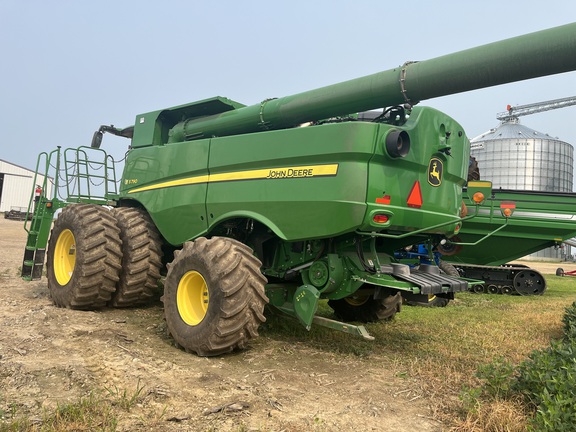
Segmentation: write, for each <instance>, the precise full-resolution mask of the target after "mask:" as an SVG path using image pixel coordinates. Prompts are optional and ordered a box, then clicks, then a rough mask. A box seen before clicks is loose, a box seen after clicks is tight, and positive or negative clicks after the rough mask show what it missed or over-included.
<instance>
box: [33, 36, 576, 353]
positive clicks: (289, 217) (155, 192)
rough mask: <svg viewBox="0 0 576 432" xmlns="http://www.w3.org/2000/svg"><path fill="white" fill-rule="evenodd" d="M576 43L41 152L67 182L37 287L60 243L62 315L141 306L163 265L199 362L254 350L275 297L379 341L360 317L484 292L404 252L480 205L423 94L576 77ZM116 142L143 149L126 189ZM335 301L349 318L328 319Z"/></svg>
mask: <svg viewBox="0 0 576 432" xmlns="http://www.w3.org/2000/svg"><path fill="white" fill-rule="evenodd" d="M575 50H576V25H568V26H563V27H558V28H556V29H551V30H546V31H543V32H538V33H533V34H530V35H526V36H522V37H518V38H514V39H509V40H506V41H503V42H498V43H494V44H490V45H486V46H482V47H478V48H473V49H470V50H467V51H462V52H459V53H455V54H450V55H447V56H444V57H439V58H436V59H432V60H427V61H422V62H407V63H405V64H404V65H403V66H401V67H397V68H394V69H391V70H388V71H385V72H380V73H377V74H374V75H370V76H367V77H364V78H358V79H354V80H351V81H347V82H344V83H341V84H335V85H332V86H328V87H324V88H320V89H316V90H311V91H308V92H305V93H301V94H298V95H294V96H287V97H283V98H279V99H266V100H264V101H263V102H261V103H259V104H256V105H252V106H245V105H243V104H241V103H238V102H235V101H232V100H230V99H227V98H223V97H214V98H211V99H206V100H202V101H198V102H193V103H190V104H185V105H180V106H176V107H172V108H167V109H161V110H157V111H153V112H149V113H144V114H140V115H138V116H136V119H135V124H134V125H133V126H130V127H127V128H116V127H114V126H102V127H101V128H100V129H99V130H98V131H97V132H96V133H95V135H94V139H93V143H92V146H91V148H88V147H80V148H75V149H66V150H63V151H61V150H60V149H59V150H55V151H53V152H52V153H49V154H47V153H44V154H42V155H41V156H40V158H39V163H38V167H39V170H38V171H40V172H42V170H45V171H49V170H50V169H56V170H57V171H59V172H58V173H56V174H55V173H52V178H54V179H57V180H56V181H60V180H59V179H63V180H62V183H61V184H57V185H56V187H55V188H54V189H55V191H56V192H55V194H54V196H52V197H42V200H41V203H42V205H39V206H37V210H36V212H35V214H34V218H33V220H32V221H31V223H30V224H28V225H27V229H28V230H29V238H28V244H27V247H26V252H25V257H24V262H23V271H22V273H23V277H25V278H29V279H30V278H36V277H38V276H39V275H40V274H41V271H42V266H43V263H44V252H45V251H46V265H47V276H48V284H49V288H50V292H51V295H52V298H53V300H54V302H55V303H56V305H58V306H62V307H70V308H76V309H93V308H98V307H103V306H106V305H111V306H116V307H125V306H132V305H137V304H140V303H142V302H144V301H146V299H147V298H149V297H150V296H153V295H154V291H155V288H156V285H157V281H158V279H160V277H161V274H162V273H165V274H166V278H165V280H164V284H163V285H164V287H163V295H162V300H163V302H164V308H165V317H166V323H167V326H168V329H169V331H170V333H171V334H172V336H173V338H174V339H175V341H176V343H177V344H178V345H180V346H182V347H183V348H184V349H186V350H188V351H192V352H195V353H197V354H199V355H218V354H221V353H225V352H229V351H232V350H234V349H237V348H242V347H244V346H245V345H246V344H247V342H248V341H249V340H250V339H251V338H252V337H255V336H257V334H258V327H259V325H260V324H261V323H262V322H264V321H265V316H264V314H263V312H264V307H265V305H267V304H268V305H270V306H271V307H273V308H275V309H278V310H280V311H282V312H284V313H286V314H288V315H290V316H292V317H294V318H296V319H297V320H298V321H299V322H301V323H302V325H304V326H305V327H306V328H308V329H309V328H310V327H311V326H312V324H313V323H314V324H319V325H324V326H328V327H331V328H334V329H338V330H341V331H345V332H349V333H354V334H358V335H360V336H363V337H365V338H371V337H370V336H369V335H368V334H367V332H366V330H365V329H364V327H362V326H357V325H352V324H349V323H345V322H348V321H360V322H368V321H376V320H381V319H385V318H390V317H392V316H394V314H395V313H396V312H397V311H399V310H400V304H401V300H402V296H410V297H418V296H422V297H426V298H427V297H428V296H430V295H437V296H443V297H446V298H452V297H453V295H454V292H458V291H464V290H468V289H469V286H470V285H473V284H475V283H479V281H474V280H463V279H460V278H457V277H453V276H448V275H445V274H442V273H441V272H440V271H439V270H438V268H437V267H436V266H427V267H424V266H423V267H421V268H420V269H418V270H412V269H410V268H409V267H408V266H407V265H403V264H399V263H398V262H396V260H395V259H394V257H393V252H394V251H395V250H397V249H398V248H401V247H404V246H406V245H410V244H416V243H421V242H427V243H428V244H430V245H437V244H439V242H441V241H443V240H446V239H449V238H451V237H453V236H454V235H456V234H458V232H459V231H460V228H461V226H462V223H466V219H470V218H473V217H474V216H475V215H476V214H478V211H479V208H480V207H481V206H482V200H478V201H477V202H476V203H475V204H474V205H473V206H472V208H469V209H467V208H466V206H465V205H464V204H463V199H462V198H463V197H462V187H463V186H464V185H465V183H466V178H467V171H468V161H469V150H470V144H469V142H468V139H467V138H466V134H465V132H464V130H463V128H462V126H461V125H460V124H458V122H456V121H455V120H454V119H452V118H450V117H449V116H447V115H445V114H443V113H441V112H439V111H437V110H434V109H432V108H428V107H419V106H415V105H416V104H417V102H418V101H421V100H425V99H429V98H433V97H437V96H443V95H448V94H452V93H458V92H462V91H467V90H472V89H478V88H482V87H486V86H493V85H498V84H503V83H507V82H511V81H518V80H523V79H528V78H534V77H538V76H544V75H551V74H557V73H562V72H567V71H572V70H574V69H576V58H575V57H574V56H573V55H572V54H573V52H574V51H575ZM510 59H513V61H511V60H510ZM375 109H381V111H380V112H379V113H377V114H374V113H370V114H363V112H366V111H369V110H375ZM358 113H360V114H358ZM105 132H109V133H113V134H116V135H120V136H124V137H127V138H130V139H131V145H130V150H129V151H128V152H127V155H126V161H125V167H124V172H123V175H122V178H121V179H120V181H119V182H117V181H116V180H115V174H114V170H113V169H112V168H113V161H112V160H111V159H110V157H109V156H107V155H106V153H105V152H104V151H103V150H100V148H99V147H100V145H101V142H102V136H103V134H104V133H105ZM52 167H54V168H52ZM87 179H88V181H87ZM96 184H99V185H101V187H100V190H99V191H97V190H95V188H94V185H96ZM118 185H119V188H117V186H118ZM44 189H45V190H46V188H44ZM485 192H486V191H485ZM110 207H112V208H111V209H110ZM474 207H475V208H474ZM60 208H61V209H62V212H61V214H60V216H59V217H58V218H57V219H56V221H55V223H54V227H53V229H52V233H51V235H50V236H49V230H50V224H51V220H52V217H53V214H54V212H55V211H56V210H57V209H60ZM467 212H468V215H467V216H466V213H467ZM503 223H507V222H506V221H504V222H503ZM496 229H498V228H496ZM49 237H50V238H49ZM48 238H49V241H48ZM323 299H324V300H327V301H328V304H329V305H330V306H331V307H332V309H333V310H334V315H335V317H337V318H338V319H339V320H342V321H345V322H342V321H336V320H332V319H328V318H325V317H319V316H316V310H317V307H318V303H319V301H321V300H323Z"/></svg>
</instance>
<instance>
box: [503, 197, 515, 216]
mask: <svg viewBox="0 0 576 432" xmlns="http://www.w3.org/2000/svg"><path fill="white" fill-rule="evenodd" d="M515 208H516V203H514V202H510V201H502V202H501V203H500V210H501V211H502V215H503V216H504V217H510V216H512V213H514V209H515Z"/></svg>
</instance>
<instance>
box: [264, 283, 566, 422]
mask: <svg viewBox="0 0 576 432" xmlns="http://www.w3.org/2000/svg"><path fill="white" fill-rule="evenodd" d="M546 279H547V282H548V288H547V290H546V291H545V293H544V295H542V296H506V295H491V294H472V293H460V294H458V295H457V298H456V300H455V301H453V302H451V303H450V304H449V305H448V306H447V307H445V308H423V307H410V306H403V308H402V311H401V313H399V314H398V315H396V317H395V318H394V319H393V320H392V321H388V322H380V323H375V324H367V325H366V328H367V330H368V332H369V333H370V334H371V335H372V336H375V338H376V340H374V341H372V342H370V341H365V340H363V339H360V338H357V337H353V336H350V335H347V334H343V333H340V332H336V331H331V330H328V329H324V328H319V327H313V328H312V330H311V331H310V332H306V330H304V329H303V328H301V327H300V326H299V325H298V324H297V323H296V322H295V321H292V320H290V319H287V318H283V317H279V316H272V317H270V319H269V320H268V323H267V325H266V326H265V328H264V329H263V331H262V332H261V335H263V336H265V337H267V338H270V339H276V340H277V339H284V340H286V341H287V342H292V343H300V344H305V345H308V346H309V347H310V348H314V349H316V350H320V351H325V352H330V353H338V354H340V355H344V356H345V355H353V356H356V357H359V358H361V359H365V360H366V362H367V366H368V363H369V366H370V367H378V366H381V367H383V368H388V369H390V365H392V367H393V368H394V370H398V371H400V372H399V373H401V374H403V375H406V376H409V377H412V378H417V379H418V381H419V382H420V383H421V385H422V387H423V389H424V390H425V391H426V392H427V394H428V396H430V397H431V398H432V400H433V401H434V402H433V403H434V405H435V406H434V407H433V408H434V410H435V415H436V417H437V418H438V419H439V420H442V421H443V422H444V423H445V424H450V425H451V426H453V427H455V428H458V427H461V429H460V430H478V431H480V430H522V427H523V425H525V424H526V423H525V422H526V421H527V419H526V418H524V417H523V415H524V414H523V413H522V410H520V409H519V407H518V406H516V405H515V404H514V403H512V402H510V401H502V402H500V403H498V404H496V405H494V404H492V406H481V407H475V410H476V412H477V414H478V415H477V416H476V417H473V418H474V420H473V421H471V420H470V406H467V405H466V403H465V401H464V400H462V392H463V391H464V392H465V391H466V389H470V388H474V387H477V386H479V385H480V380H479V379H478V377H477V376H476V371H477V370H478V369H479V368H482V367H483V366H485V365H486V364H488V363H490V362H492V361H494V360H498V359H501V360H502V361H505V362H509V363H510V364H512V365H518V364H519V363H520V362H522V361H523V360H525V359H526V358H527V356H528V355H529V354H530V353H531V352H532V351H533V350H535V349H542V348H544V347H547V346H548V345H549V344H550V341H552V340H557V339H560V338H561V337H562V334H563V327H562V326H563V324H562V317H563V315H564V312H565V308H566V307H568V306H570V305H571V304H572V302H574V301H575V300H576V278H571V277H558V276H547V277H546ZM318 313H319V314H320V315H323V316H326V317H329V318H334V317H333V316H332V313H331V309H330V308H329V307H328V306H327V305H326V304H325V303H323V304H321V306H320V307H319V312H318ZM514 423H516V424H518V425H519V426H518V427H519V428H518V429H515V428H514V427H511V426H510V425H512V424H514ZM499 427H502V429H498V428H499ZM507 428H508V429H507Z"/></svg>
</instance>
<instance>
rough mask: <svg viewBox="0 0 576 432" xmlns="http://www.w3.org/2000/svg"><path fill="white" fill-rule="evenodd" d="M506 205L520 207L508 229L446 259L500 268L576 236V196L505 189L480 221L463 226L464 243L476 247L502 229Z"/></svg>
mask: <svg viewBox="0 0 576 432" xmlns="http://www.w3.org/2000/svg"><path fill="white" fill-rule="evenodd" d="M502 202H511V203H514V204H515V205H516V208H515V210H514V213H513V214H512V216H511V217H510V218H509V220H508V224H507V225H506V227H505V228H503V229H502V230H500V231H498V232H497V233H495V234H494V235H493V236H491V237H488V238H486V239H485V240H482V241H480V242H479V243H478V244H477V245H474V246H471V245H463V246H462V248H461V249H460V250H459V252H458V253H457V254H456V255H452V256H445V257H444V258H443V259H446V260H447V261H453V262H461V263H467V264H482V265H500V264H505V263H507V262H510V261H512V260H515V259H518V258H521V257H523V256H526V255H528V254H530V253H533V252H537V251H539V250H542V249H544V248H547V247H550V246H555V245H560V244H561V242H562V241H564V240H568V239H570V238H572V237H575V236H576V194H574V193H554V192H535V191H515V190H502V189H501V190H494V191H493V193H492V197H489V198H488V199H487V200H486V202H485V203H484V205H483V206H482V207H481V208H480V211H479V215H478V216H477V217H476V218H474V219H471V220H469V221H466V222H465V223H464V224H463V228H462V230H461V231H460V234H459V235H458V237H459V238H460V242H462V243H476V242H477V241H479V240H481V239H482V238H484V236H485V235H486V234H487V233H489V232H491V231H493V230H494V229H495V228H497V227H500V226H502V224H503V223H504V222H505V218H504V217H503V216H502V213H501V210H500V204H501V203H502Z"/></svg>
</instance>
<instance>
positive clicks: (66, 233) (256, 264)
mask: <svg viewBox="0 0 576 432" xmlns="http://www.w3.org/2000/svg"><path fill="white" fill-rule="evenodd" d="M161 246H162V240H161V238H160V235H159V234H158V232H157V231H156V228H155V226H154V224H153V223H152V221H151V220H150V218H149V216H148V215H147V213H146V212H144V211H143V210H140V209H135V208H116V209H112V210H109V209H107V208H105V207H102V206H98V205H91V204H74V205H69V206H67V207H65V208H64V209H63V210H62V213H61V214H60V216H59V217H58V218H57V219H56V221H55V222H54V227H53V229H52V233H51V236H50V241H49V244H48V252H47V264H46V269H47V278H48V288H49V291H50V295H51V297H52V300H53V301H54V303H55V304H56V305H57V306H59V307H66V308H70V309H82V310H93V309H98V308H102V307H104V306H107V305H109V306H114V307H127V306H133V305H138V304H141V303H143V302H145V301H146V300H148V299H150V298H151V297H153V296H154V294H155V292H156V289H157V283H158V280H159V279H160V269H161V267H162V252H161ZM260 267H261V263H260V261H259V260H258V259H257V258H256V257H254V256H253V253H252V250H251V249H250V248H248V247H247V246H245V245H244V244H242V243H240V242H238V241H236V240H233V239H230V238H224V237H214V238H211V239H206V238H199V239H197V240H195V241H194V242H187V243H185V244H184V247H183V249H182V250H181V251H177V252H175V258H174V261H173V262H172V263H171V264H169V265H168V274H167V276H166V280H165V283H164V296H163V297H162V300H163V301H164V310H165V318H166V323H167V328H168V331H169V333H170V334H171V335H172V337H173V338H174V340H175V341H176V343H177V344H178V345H179V346H181V347H182V348H183V349H185V350H186V351H189V352H194V353H196V354H198V355H201V356H213V355H219V354H222V353H226V352H230V351H233V350H235V349H237V348H244V347H245V346H246V344H247V342H248V341H249V340H250V339H251V338H253V337H256V336H257V335H258V327H259V326H260V324H261V323H262V322H264V321H265V320H266V319H265V317H264V315H263V311H264V306H265V305H266V303H267V302H268V298H267V297H266V295H265V292H264V286H265V284H266V278H265V277H264V276H263V275H262V273H261V272H260Z"/></svg>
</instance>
